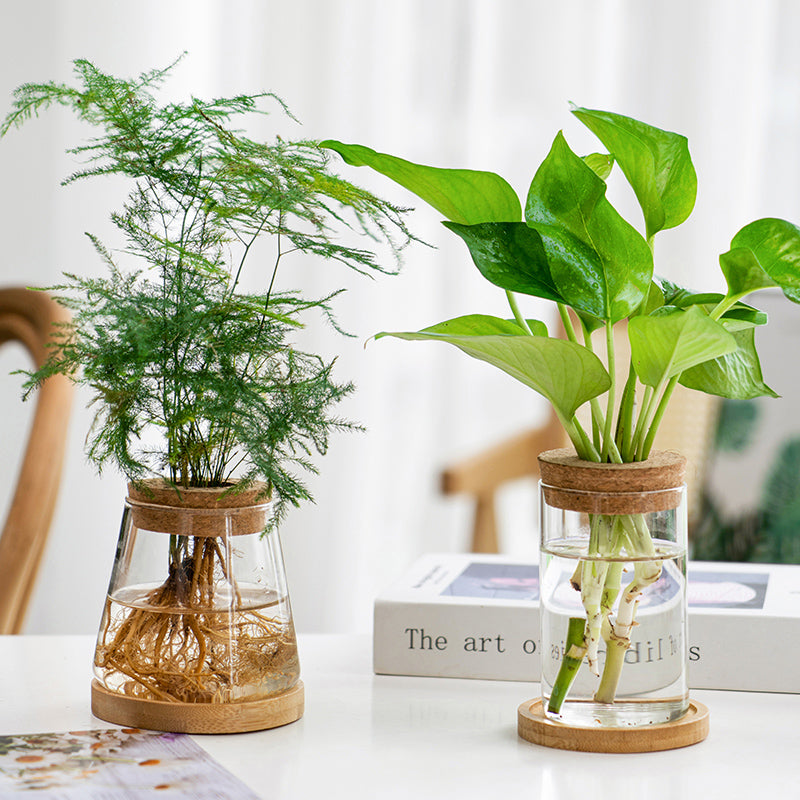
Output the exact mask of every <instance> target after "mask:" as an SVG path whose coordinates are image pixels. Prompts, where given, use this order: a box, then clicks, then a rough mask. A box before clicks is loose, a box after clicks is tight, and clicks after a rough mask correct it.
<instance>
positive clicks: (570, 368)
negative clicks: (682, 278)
mask: <svg viewBox="0 0 800 800" xmlns="http://www.w3.org/2000/svg"><path fill="white" fill-rule="evenodd" d="M572 113H573V114H574V116H575V117H577V119H578V120H580V121H581V122H582V123H583V124H584V125H586V126H587V127H588V128H589V129H590V130H591V131H592V132H593V133H594V134H595V135H596V136H597V138H598V139H599V140H600V142H601V143H602V145H603V146H604V148H605V150H606V151H607V152H600V153H592V154H589V155H586V156H584V157H580V156H579V155H577V154H576V153H575V152H574V151H573V150H572V149H571V148H570V146H569V144H568V143H567V140H566V138H565V136H564V135H563V133H558V135H557V136H556V137H555V140H554V141H553V144H552V147H551V149H550V151H549V153H548V154H547V156H546V158H545V159H544V161H543V162H542V164H541V166H540V167H539V168H538V170H537V171H536V173H535V175H534V177H533V180H532V182H531V185H530V188H529V190H528V193H527V196H526V198H525V200H524V203H523V202H521V201H520V199H519V198H518V196H517V194H516V193H515V191H514V190H513V189H512V188H511V186H510V185H509V184H508V183H507V182H506V181H505V180H504V179H503V178H502V177H500V176H499V175H496V174H494V173H489V172H480V171H474V170H466V169H455V170H454V169H439V168H436V167H430V166H424V165H420V164H416V163H413V162H410V161H406V160H404V159H401V158H397V157H395V156H391V155H387V154H384V153H379V152H376V151H375V150H372V149H370V148H368V147H364V146H361V145H356V144H344V143H342V142H338V141H333V140H329V141H327V142H323V146H325V147H328V148H331V149H332V150H334V151H336V152H338V153H339V154H340V155H341V156H342V157H343V158H344V160H345V161H346V162H347V163H349V164H351V165H354V166H369V167H371V168H373V169H375V170H377V171H378V172H380V173H383V174H384V175H386V176H387V177H389V178H391V179H393V180H394V181H396V182H397V183H399V184H401V185H402V186H404V187H405V188H407V189H408V190H410V191H411V192H413V193H415V194H416V195H418V196H419V197H420V198H422V199H423V200H425V201H426V202H428V203H429V204H430V205H432V206H433V207H434V208H435V209H436V210H438V211H439V212H440V213H442V214H444V216H445V217H446V221H445V222H444V224H445V226H446V227H447V228H449V229H450V230H451V231H452V232H453V233H455V234H456V235H457V236H459V237H460V238H461V239H462V240H463V241H464V242H465V244H466V245H467V247H468V248H469V251H470V254H471V256H472V260H473V262H474V264H475V266H476V267H477V268H478V270H479V271H480V272H481V274H482V275H483V276H484V277H485V278H486V279H487V280H488V281H489V282H490V283H492V284H494V285H495V286H497V287H499V288H500V289H502V290H504V291H505V293H506V295H507V298H508V302H509V306H510V311H511V315H512V317H513V318H510V319H503V318H497V317H491V316H486V315H481V314H471V315H468V316H461V317H458V318H456V319H450V320H447V321H445V322H440V323H438V324H435V325H432V326H431V327H428V328H425V329H424V330H422V331H419V332H399V333H381V334H378V335H379V336H395V337H399V338H401V339H407V340H431V341H440V342H445V343H448V344H450V345H453V346H455V347H457V348H458V349H460V350H462V351H464V352H465V353H467V354H468V355H470V356H472V357H474V358H477V359H480V360H482V361H485V362H488V363H489V364H492V365H493V366H495V367H497V368H499V369H501V370H502V371H504V372H506V373H508V374H509V375H511V376H512V377H513V378H515V379H517V380H519V381H521V382H522V383H523V384H525V385H527V386H529V387H530V388H532V389H534V390H535V391H537V392H539V393H540V394H542V395H543V396H544V397H545V398H546V399H547V400H548V401H550V403H551V404H552V406H553V408H554V410H555V413H556V414H557V416H558V418H559V420H560V421H561V423H562V424H563V427H564V429H565V431H566V433H567V434H568V436H569V438H570V440H571V441H572V444H573V445H574V447H575V450H576V452H577V454H578V456H579V457H580V458H582V459H585V460H587V461H594V462H616V463H626V462H632V461H641V460H644V459H647V457H648V455H649V454H650V451H651V448H652V446H653V441H654V438H655V435H656V432H657V430H658V427H659V424H660V422H661V420H662V417H663V415H664V411H665V409H666V407H667V404H668V403H669V400H670V397H671V395H672V393H673V391H674V389H675V386H676V385H677V384H678V383H681V384H683V385H685V386H687V387H689V388H691V389H696V390H699V391H702V392H707V393H710V394H714V395H719V396H722V397H730V398H752V397H757V396H760V395H774V392H773V391H772V390H771V389H770V388H769V387H768V386H767V385H766V384H765V383H764V380H763V376H762V373H761V367H760V364H759V359H758V354H757V352H756V348H755V339H754V329H755V328H756V327H757V326H758V325H761V324H764V323H765V322H766V315H765V314H763V313H762V312H760V311H758V310H757V309H756V308H754V307H752V306H750V305H747V304H745V303H744V302H743V298H745V297H746V296H747V295H750V294H751V293H753V292H756V291H758V290H761V289H766V288H770V287H779V288H780V289H782V290H783V292H784V293H785V294H786V296H787V297H788V298H789V299H790V300H792V301H793V302H800V229H798V227H796V226H795V225H794V224H792V223H790V222H787V221H785V220H782V219H774V218H766V219H759V220H757V221H755V222H752V223H750V224H749V225H746V226H745V227H744V228H742V229H741V230H740V231H739V232H738V233H737V234H736V235H735V236H734V237H733V240H732V241H731V246H730V249H729V250H728V251H727V252H725V253H723V254H722V255H721V256H720V259H719V263H720V268H721V271H722V276H723V278H724V280H725V283H726V284H727V288H726V289H725V291H724V292H721V293H718V294H714V293H702V294H699V293H695V292H692V291H689V290H688V289H684V288H682V287H679V286H677V285H675V284H673V283H671V282H669V281H668V280H665V279H663V278H660V277H658V276H657V275H656V274H654V258H653V253H654V241H655V237H656V235H657V234H658V233H660V232H661V231H663V230H666V229H669V228H674V227H676V226H678V225H680V224H681V223H683V222H684V221H685V220H686V219H687V218H688V217H689V215H690V213H691V211H692V209H693V207H694V204H695V195H696V191H697V177H696V173H695V169H694V167H693V165H692V161H691V157H690V154H689V148H688V143H687V140H686V138H685V137H683V136H681V135H678V134H676V133H672V132H669V131H664V130H661V129H658V128H655V127H653V126H651V125H648V124H645V123H642V122H639V121H637V120H634V119H631V118H629V117H624V116H621V115H618V114H614V113H609V112H604V111H596V110H590V109H586V108H577V107H573V108H572ZM614 165H618V166H619V169H620V171H621V172H622V174H623V176H624V177H625V178H626V179H627V182H628V184H629V185H630V187H631V188H632V190H633V192H634V193H635V195H636V198H637V199H638V202H639V205H640V207H641V211H642V215H643V224H642V226H641V229H637V228H636V227H635V226H634V225H633V224H631V223H630V222H629V221H627V220H626V219H624V218H623V216H622V215H621V214H620V213H619V212H618V211H617V210H616V209H615V208H614V206H613V205H612V204H611V202H610V201H609V199H608V198H607V196H606V188H607V180H608V179H609V177H610V176H611V174H612V171H613V168H614ZM518 295H529V296H533V297H537V298H544V299H546V300H550V301H552V302H553V303H554V304H555V305H556V306H557V308H558V312H559V314H560V316H561V319H562V320H563V324H564V328H565V329H566V333H567V339H565V340H562V339H559V338H553V337H550V336H548V333H547V328H546V326H545V325H544V323H542V322H541V321H538V320H529V319H527V318H526V317H525V316H524V315H523V313H522V312H521V310H520V308H519V303H518ZM570 310H571V311H572V312H573V313H572V314H570ZM573 316H574V318H575V319H576V320H577V323H576V324H573ZM623 323H626V324H627V332H628V336H629V340H630V349H631V360H630V364H629V365H628V368H627V370H624V369H623V370H622V372H623V373H624V374H627V378H626V379H625V380H624V382H622V385H618V384H617V379H616V375H617V366H618V365H617V363H616V361H617V356H616V352H615V347H614V341H615V337H614V328H615V326H617V325H619V324H623ZM594 331H598V332H599V331H602V332H603V333H604V336H603V338H604V340H605V346H604V347H601V348H595V346H594V345H593V343H592V339H591V334H592V332H594ZM603 396H605V400H606V402H605V403H604V404H602V403H601V402H600V398H601V397H603ZM637 396H638V397H641V401H637V399H636V398H637ZM587 403H588V404H589V407H590V413H591V429H589V430H587V429H586V428H585V426H582V425H581V423H580V421H579V418H578V416H577V414H576V412H577V411H578V409H579V408H580V407H582V406H584V404H587ZM621 532H622V533H623V534H624V535H623V536H621V535H620V533H621ZM620 542H624V543H625V547H626V553H625V555H626V556H627V558H628V559H630V560H632V561H634V562H635V565H636V566H635V576H634V580H632V581H631V582H630V584H629V585H628V589H627V590H626V592H625V593H624V594H625V596H624V598H622V599H621V600H620V603H619V606H618V608H617V610H616V611H615V610H614V608H613V603H614V601H615V599H616V598H618V597H622V593H621V592H620V572H621V569H620V568H619V567H620V564H619V556H620V551H619V547H620V544H619V543H620ZM587 555H588V556H590V558H589V559H587V561H586V563H585V564H584V565H583V569H582V570H581V568H580V567H579V569H578V570H577V571H576V578H575V581H574V584H575V585H576V587H577V588H579V590H580V591H581V598H582V602H583V605H584V608H585V610H586V617H585V619H583V620H577V619H576V620H572V621H571V623H570V625H569V631H568V632H567V633H568V635H566V634H565V641H566V642H567V651H568V654H569V657H568V658H565V659H564V661H563V663H562V673H561V674H560V675H559V677H558V680H557V684H556V686H555V687H554V689H553V695H552V697H551V698H550V709H549V710H550V711H551V712H558V710H559V708H560V706H561V703H563V701H564V699H565V697H566V695H567V691H568V689H569V685H570V683H571V681H572V680H573V678H574V676H575V673H576V672H577V670H578V668H579V667H580V665H581V664H582V663H583V662H584V660H587V661H588V662H589V665H590V667H591V668H592V669H593V671H594V670H596V669H597V667H596V664H597V653H598V645H599V641H600V638H601V632H602V635H603V636H604V637H605V638H606V640H607V644H608V642H609V641H610V639H611V638H613V639H614V641H615V643H616V644H617V645H618V646H617V647H613V648H612V647H608V651H609V657H608V658H607V659H606V664H605V668H604V675H603V676H602V680H601V682H600V684H599V688H598V690H597V694H596V699H597V700H599V701H600V702H611V701H613V699H614V694H615V691H616V685H617V681H618V679H619V673H620V670H621V669H622V663H623V656H624V652H625V650H626V649H627V647H629V646H630V635H629V634H630V630H631V626H632V625H633V624H635V622H634V619H633V616H632V614H633V610H634V609H635V607H636V603H635V602H634V601H635V600H636V597H637V596H638V595H639V594H641V592H642V591H644V590H645V589H646V587H647V586H648V585H649V584H652V583H653V582H654V581H655V580H656V579H657V578H658V576H659V574H660V571H661V570H660V561H659V560H658V559H657V558H656V555H655V552H654V549H653V542H652V539H651V536H650V533H649V531H648V530H647V528H646V527H643V525H642V519H641V518H639V517H636V518H634V517H630V518H627V517H626V518H622V519H618V520H616V521H615V520H613V519H603V518H601V517H599V516H598V515H595V519H593V520H592V522H591V527H590V534H589V542H588V550H587ZM598 559H599V560H600V561H602V560H603V559H607V560H608V563H607V564H605V568H602V569H599V568H598V569H595V568H594V567H593V562H594V563H596V561H597V560H598ZM601 566H602V565H601ZM582 574H583V578H585V580H581V577H582ZM615 614H616V617H615V616H614V615H615ZM612 651H613V652H612Z"/></svg>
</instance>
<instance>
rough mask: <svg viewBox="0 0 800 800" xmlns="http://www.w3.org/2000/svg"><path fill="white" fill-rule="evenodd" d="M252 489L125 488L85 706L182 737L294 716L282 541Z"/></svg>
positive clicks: (293, 647)
mask: <svg viewBox="0 0 800 800" xmlns="http://www.w3.org/2000/svg"><path fill="white" fill-rule="evenodd" d="M260 489H263V487H252V488H249V489H247V490H246V491H244V492H235V491H230V489H228V490H225V489H188V490H187V489H180V490H176V489H174V488H172V487H170V486H168V485H166V484H164V483H163V482H158V481H150V482H145V483H143V484H137V486H136V487H134V486H129V491H128V497H127V498H126V501H125V508H124V512H123V517H122V525H121V530H120V537H119V542H118V546H117V554H116V559H115V563H114V568H113V571H112V575H111V581H110V583H109V588H108V594H107V597H106V602H105V608H104V611H103V616H102V620H101V623H100V630H99V633H98V637H97V646H96V649H95V657H94V675H95V680H94V681H93V682H92V711H93V712H94V714H95V715H96V716H98V717H100V718H102V719H105V720H107V721H109V722H114V723H117V724H120V725H127V726H134V727H145V728H151V729H154V730H165V731H173V732H186V733H226V732H241V731H247V730H261V729H265V728H271V727H276V726H278V725H283V724H286V723H289V722H293V721H294V720H296V719H299V717H300V716H302V713H303V687H302V683H301V682H300V680H299V677H300V665H299V661H298V656H297V641H296V637H295V631H294V624H293V619H292V612H291V606H290V602H289V593H288V589H287V586H286V577H285V571H284V566H283V556H282V552H281V545H280V539H279V537H278V533H277V531H275V530H270V531H269V532H267V533H265V530H266V528H267V524H268V522H269V520H270V516H271V506H270V504H269V503H264V502H262V501H258V500H257V499H256V498H257V497H258V495H259V491H260Z"/></svg>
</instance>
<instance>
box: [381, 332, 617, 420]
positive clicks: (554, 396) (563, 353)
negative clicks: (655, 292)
mask: <svg viewBox="0 0 800 800" xmlns="http://www.w3.org/2000/svg"><path fill="white" fill-rule="evenodd" d="M383 336H393V337H395V338H398V339H406V340H409V341H439V342H447V343H448V344H451V345H453V346H454V347H457V348H458V349H459V350H462V351H463V352H464V353H466V354H467V355H469V356H472V357H473V358H476V359H478V360H479V361H485V362H487V363H489V364H492V365H493V366H495V367H498V368H499V369H501V370H502V371H503V372H505V373H507V374H508V375H511V376H512V377H513V378H516V379H517V380H518V381H521V382H522V383H524V384H525V385H526V386H529V387H530V388H532V389H534V390H536V391H537V392H539V393H540V394H542V395H544V397H546V398H547V399H548V400H549V401H550V402H551V403H552V405H553V407H554V408H555V410H556V411H557V412H558V413H559V415H560V416H561V417H562V418H563V419H571V418H572V417H573V416H574V414H575V411H576V410H577V409H578V408H579V407H580V406H582V405H583V404H584V403H585V402H587V401H588V400H591V399H592V398H593V397H597V396H598V395H600V394H602V393H603V392H605V391H607V390H608V387H609V386H610V385H611V380H610V378H609V377H608V373H607V372H606V369H605V367H604V366H603V363H602V362H601V361H600V359H599V358H597V356H596V355H594V353H591V352H590V351H588V350H587V349H586V348H584V347H581V346H580V345H578V344H574V343H573V342H568V341H565V340H563V339H552V338H546V337H542V336H514V335H488V336H480V335H466V336H464V335H455V334H448V333H442V332H440V326H438V325H434V326H433V327H431V328H426V329H425V330H422V331H419V332H418V333H388V332H385V333H379V334H378V335H377V337H376V338H381V337H383Z"/></svg>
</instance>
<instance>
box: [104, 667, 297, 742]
mask: <svg viewBox="0 0 800 800" xmlns="http://www.w3.org/2000/svg"><path fill="white" fill-rule="evenodd" d="M304 705H305V693H304V690H303V682H302V681H298V682H297V685H296V686H294V687H292V688H291V689H289V690H288V691H286V692H284V693H283V694H279V695H275V696H274V697H268V698H266V699H264V700H251V701H248V702H242V703H168V702H164V701H162V700H144V699H140V698H137V697H127V696H125V695H120V694H115V693H114V692H110V691H109V690H108V689H106V688H105V687H104V686H102V685H101V684H100V683H99V682H98V681H96V680H94V681H92V713H93V714H94V715H95V716H96V717H99V718H100V719H104V720H105V721H106V722H113V723H114V724H115V725H124V726H125V727H127V728H147V729H149V730H154V731H169V732H170V733H245V732H247V731H262V730H265V729H267V728H277V727H278V726H280V725H288V724H289V723H290V722H294V721H295V720H298V719H300V717H302V716H303V709H304Z"/></svg>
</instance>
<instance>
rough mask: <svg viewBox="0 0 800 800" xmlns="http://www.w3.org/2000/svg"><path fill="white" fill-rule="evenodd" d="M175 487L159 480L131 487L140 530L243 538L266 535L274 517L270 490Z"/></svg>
mask: <svg viewBox="0 0 800 800" xmlns="http://www.w3.org/2000/svg"><path fill="white" fill-rule="evenodd" d="M231 488H232V487H231V486H223V487H214V488H209V489H201V488H189V489H184V488H181V487H177V488H176V487H174V486H172V485H170V484H169V483H167V482H166V481H163V480H161V479H159V478H154V479H148V480H144V481H139V482H138V483H136V484H133V483H130V484H128V498H127V500H128V504H129V506H130V509H131V514H132V515H133V524H134V525H135V526H136V527H137V528H141V529H144V530H149V531H158V532H162V533H169V534H176V535H179V536H241V535H244V534H250V533H260V532H261V531H263V530H264V529H265V528H266V526H267V523H268V522H269V520H270V517H271V516H272V506H271V504H270V502H269V496H268V488H267V485H266V484H265V483H260V482H259V483H254V484H252V485H250V486H248V487H247V489H244V490H243V491H231Z"/></svg>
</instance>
